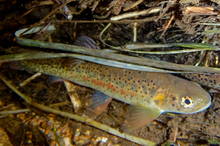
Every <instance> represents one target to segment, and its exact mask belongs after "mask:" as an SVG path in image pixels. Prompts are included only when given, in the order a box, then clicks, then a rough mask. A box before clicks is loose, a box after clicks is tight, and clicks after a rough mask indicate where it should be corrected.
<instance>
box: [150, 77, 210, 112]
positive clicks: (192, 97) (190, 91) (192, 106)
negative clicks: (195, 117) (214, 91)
mask: <svg viewBox="0 0 220 146" xmlns="http://www.w3.org/2000/svg"><path fill="white" fill-rule="evenodd" d="M153 99H154V102H155V104H156V105H157V106H158V107H159V108H160V109H161V111H163V112H172V113H181V114H193V113H197V112H201V111H203V110H205V109H207V108H208V107H209V106H210V105H211V96H210V95H209V93H208V92H206V91H205V90H204V89H203V88H202V87H201V86H200V85H199V84H197V83H195V82H192V81H188V80H184V79H178V80H177V81H174V82H171V83H170V85H167V90H165V88H164V89H161V90H159V91H158V92H157V93H156V95H155V96H154V98H153Z"/></svg>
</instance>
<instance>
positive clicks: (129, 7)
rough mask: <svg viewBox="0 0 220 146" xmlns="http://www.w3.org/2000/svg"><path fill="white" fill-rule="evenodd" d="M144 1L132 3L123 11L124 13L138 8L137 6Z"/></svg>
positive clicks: (139, 0) (138, 0)
mask: <svg viewBox="0 0 220 146" xmlns="http://www.w3.org/2000/svg"><path fill="white" fill-rule="evenodd" d="M143 1H144V0H137V1H134V3H132V4H131V5H129V6H127V7H125V8H124V9H123V10H124V11H128V10H130V9H132V8H134V7H136V6H138V5H139V4H141V3H142V2H143Z"/></svg>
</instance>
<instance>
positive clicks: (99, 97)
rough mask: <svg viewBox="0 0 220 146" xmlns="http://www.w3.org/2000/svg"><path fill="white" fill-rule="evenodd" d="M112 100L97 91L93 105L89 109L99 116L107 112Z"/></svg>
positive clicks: (93, 97) (93, 96)
mask: <svg viewBox="0 0 220 146" xmlns="http://www.w3.org/2000/svg"><path fill="white" fill-rule="evenodd" d="M111 101H112V98H111V97H109V96H107V95H105V94H104V93H102V92H99V91H95V92H94V94H93V95H92V100H91V105H90V106H89V107H88V108H89V110H90V111H92V112H93V113H95V114H96V116H97V115H99V114H101V113H102V112H104V111H105V110H106V108H107V107H108V104H109V103H110V102H111Z"/></svg>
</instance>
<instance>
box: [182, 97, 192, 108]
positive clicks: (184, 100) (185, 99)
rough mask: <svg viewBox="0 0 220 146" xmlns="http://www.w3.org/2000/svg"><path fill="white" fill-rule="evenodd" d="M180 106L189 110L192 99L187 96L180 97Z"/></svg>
mask: <svg viewBox="0 0 220 146" xmlns="http://www.w3.org/2000/svg"><path fill="white" fill-rule="evenodd" d="M181 105H183V106H184V107H185V108H190V107H192V105H193V102H192V98H191V97H189V96H185V97H182V101H181Z"/></svg>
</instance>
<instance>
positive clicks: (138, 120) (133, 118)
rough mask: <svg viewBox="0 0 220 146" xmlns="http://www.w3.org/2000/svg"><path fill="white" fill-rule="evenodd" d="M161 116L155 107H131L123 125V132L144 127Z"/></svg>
mask: <svg viewBox="0 0 220 146" xmlns="http://www.w3.org/2000/svg"><path fill="white" fill-rule="evenodd" d="M160 114H161V112H160V110H159V109H157V108H153V107H148V108H147V107H141V106H131V107H130V108H129V110H128V115H127V117H126V120H125V122H124V125H123V130H125V131H131V130H135V129H137V128H140V127H143V126H145V125H147V124H149V123H150V122H152V121H153V120H154V119H156V118H157V117H158V116H159V115H160Z"/></svg>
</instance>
